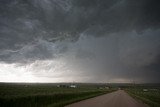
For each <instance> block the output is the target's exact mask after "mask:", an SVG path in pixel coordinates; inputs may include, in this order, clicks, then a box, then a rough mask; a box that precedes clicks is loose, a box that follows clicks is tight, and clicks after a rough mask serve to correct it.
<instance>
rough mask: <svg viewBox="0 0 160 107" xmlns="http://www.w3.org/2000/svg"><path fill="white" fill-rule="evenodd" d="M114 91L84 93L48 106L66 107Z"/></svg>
mask: <svg viewBox="0 0 160 107" xmlns="http://www.w3.org/2000/svg"><path fill="white" fill-rule="evenodd" d="M110 92H112V91H105V92H95V93H88V94H87V95H82V96H76V98H71V99H67V100H65V101H60V102H58V103H53V104H51V105H49V106H47V107H64V106H65V105H68V104H71V103H75V102H78V101H82V100H85V99H89V98H93V97H96V96H99V95H103V94H107V93H110Z"/></svg>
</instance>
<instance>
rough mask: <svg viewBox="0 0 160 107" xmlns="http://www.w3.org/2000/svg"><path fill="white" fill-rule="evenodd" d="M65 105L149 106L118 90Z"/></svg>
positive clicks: (91, 106) (93, 106)
mask: <svg viewBox="0 0 160 107" xmlns="http://www.w3.org/2000/svg"><path fill="white" fill-rule="evenodd" d="M65 107H149V106H147V105H146V104H143V103H141V102H139V101H136V100H135V99H133V98H132V97H130V96H129V95H128V94H127V93H126V92H125V91H123V90H118V91H115V92H112V93H109V94H105V95H101V96H98V97H95V98H91V99H87V100H83V101H80V102H77V103H73V104H71V105H67V106H65Z"/></svg>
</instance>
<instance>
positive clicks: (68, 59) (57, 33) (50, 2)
mask: <svg viewBox="0 0 160 107" xmlns="http://www.w3.org/2000/svg"><path fill="white" fill-rule="evenodd" d="M159 4H160V1H159V0H0V68H1V69H0V82H73V81H75V82H137V83H142V82H160V79H159V77H160V6H159Z"/></svg>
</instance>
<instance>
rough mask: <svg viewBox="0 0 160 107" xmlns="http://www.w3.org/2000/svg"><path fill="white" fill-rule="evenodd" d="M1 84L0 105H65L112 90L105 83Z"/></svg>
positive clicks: (48, 106) (3, 106) (17, 106)
mask: <svg viewBox="0 0 160 107" xmlns="http://www.w3.org/2000/svg"><path fill="white" fill-rule="evenodd" d="M69 86H70V84H29V83H27V84H24V83H23V84H20V83H17V84H16V83H7V84H6V83H1V84H0V107H22V106H23V107H63V106H64V105H67V104H70V103H73V102H75V101H80V100H83V99H87V98H91V97H94V96H98V95H101V94H104V93H109V92H112V91H113V90H114V89H111V88H110V89H108V88H105V86H104V85H103V84H101V85H98V84H76V86H77V87H75V88H73V87H69Z"/></svg>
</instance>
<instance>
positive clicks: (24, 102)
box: [0, 91, 111, 107]
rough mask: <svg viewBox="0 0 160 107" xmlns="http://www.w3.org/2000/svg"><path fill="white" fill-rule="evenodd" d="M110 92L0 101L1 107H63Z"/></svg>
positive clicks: (39, 96) (41, 96)
mask: <svg viewBox="0 0 160 107" xmlns="http://www.w3.org/2000/svg"><path fill="white" fill-rule="evenodd" d="M109 92H111V91H91V92H79V93H63V94H54V95H36V96H27V97H19V98H9V99H2V98H1V99H0V106H1V107H22V106H23V107H46V106H47V107H63V106H64V105H67V104H70V103H73V102H76V101H80V100H84V99H87V98H91V97H95V96H98V95H102V94H105V93H109Z"/></svg>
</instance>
